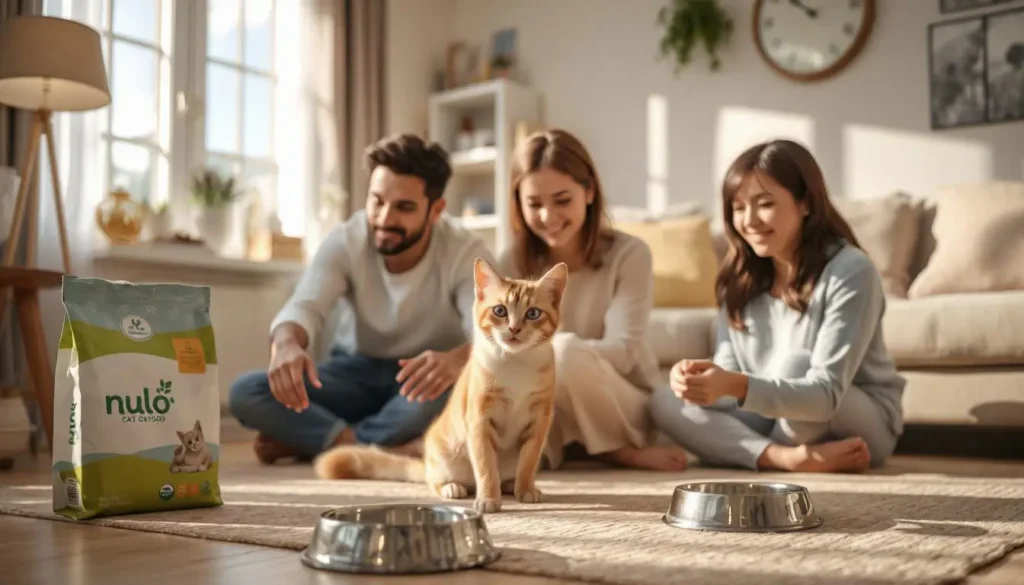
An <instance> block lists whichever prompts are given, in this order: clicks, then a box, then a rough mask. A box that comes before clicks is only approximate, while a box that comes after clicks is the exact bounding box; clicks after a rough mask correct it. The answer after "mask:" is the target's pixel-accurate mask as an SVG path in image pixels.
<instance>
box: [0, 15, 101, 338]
mask: <svg viewBox="0 0 1024 585" xmlns="http://www.w3.org/2000/svg"><path fill="white" fill-rule="evenodd" d="M55 39H59V42H55ZM0 55H3V59H0V103H3V104H6V105H8V106H11V107H14V108H21V109H24V110H31V111H32V112H34V115H33V117H32V127H31V129H30V132H29V136H28V142H27V144H26V148H27V150H26V151H25V152H26V153H27V156H25V158H24V166H23V167H22V169H21V172H20V173H18V176H20V177H23V178H26V179H25V180H23V181H21V185H20V187H19V189H18V197H17V201H16V203H15V207H14V218H13V220H12V222H11V228H10V232H9V235H8V238H7V239H8V241H9V242H11V245H8V246H6V247H5V249H4V258H3V266H13V265H14V259H15V258H16V257H17V252H18V248H19V243H20V242H21V229H22V223H24V222H25V218H26V212H27V216H28V222H27V223H28V226H27V231H28V241H29V242H30V243H29V245H28V246H27V250H26V254H25V265H26V266H27V267H32V266H33V265H34V264H35V243H34V242H35V240H36V230H37V228H38V225H37V223H38V221H39V213H38V209H39V201H38V197H39V195H38V192H39V189H35V190H31V191H30V190H29V188H28V187H29V185H30V184H31V183H32V182H33V181H30V180H28V179H27V178H28V177H31V176H32V174H33V172H34V170H35V165H36V158H37V156H38V154H37V153H38V152H39V147H40V142H41V141H42V140H43V137H45V139H46V152H47V154H48V156H49V162H50V164H49V168H50V181H51V185H52V190H53V202H54V210H55V212H56V213H55V215H56V220H57V234H58V236H59V237H60V247H61V258H62V260H63V269H64V272H65V273H70V272H71V252H70V251H69V250H68V235H67V227H66V223H65V221H64V197H63V195H62V194H61V184H60V167H59V166H58V165H57V155H56V144H55V143H54V139H53V126H52V124H51V119H52V114H53V112H82V111H86V110H96V109H99V108H103V107H105V106H107V105H108V104H110V89H109V87H108V84H107V74H106V68H105V67H104V65H103V50H102V48H101V41H100V35H99V33H98V32H96V30H95V29H93V28H91V27H88V26H86V25H84V24H81V23H79V22H75V21H72V20H67V19H63V18H54V17H49V16H16V17H13V18H7V19H5V20H4V21H3V24H2V25H0ZM69 56H72V57H73V59H71V60H70V61H69ZM72 61H73V63H72ZM40 166H41V165H40ZM6 309H7V292H6V291H3V296H2V300H0V322H2V321H3V320H4V315H5V313H6Z"/></svg>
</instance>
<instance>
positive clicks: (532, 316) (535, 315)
mask: <svg viewBox="0 0 1024 585" xmlns="http://www.w3.org/2000/svg"><path fill="white" fill-rule="evenodd" d="M526 318H527V319H529V320H530V321H536V320H537V319H540V309H538V308H537V307H530V308H529V309H527V310H526Z"/></svg>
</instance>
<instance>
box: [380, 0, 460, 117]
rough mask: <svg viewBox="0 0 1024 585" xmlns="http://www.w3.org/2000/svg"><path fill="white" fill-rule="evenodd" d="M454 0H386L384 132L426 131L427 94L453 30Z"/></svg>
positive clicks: (441, 62)
mask: <svg viewBox="0 0 1024 585" xmlns="http://www.w3.org/2000/svg"><path fill="white" fill-rule="evenodd" d="M454 14H455V0H389V1H388V28H387V33H386V34H387V37H388V46H387V55H386V56H385V67H386V68H387V71H386V73H385V76H386V77H385V79H386V81H385V83H386V85H387V90H386V92H387V95H388V99H387V104H386V112H385V116H386V121H385V126H386V131H387V133H388V134H393V133H396V132H416V133H417V134H421V135H426V133H427V127H428V124H427V98H428V97H429V96H430V93H431V91H432V90H433V87H434V74H435V73H436V72H437V71H439V70H441V69H442V68H443V67H444V48H445V45H446V44H447V43H448V40H449V39H450V38H452V35H453V34H454V24H455V22H454V19H453V16H454Z"/></svg>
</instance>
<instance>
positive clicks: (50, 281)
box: [0, 266, 64, 450]
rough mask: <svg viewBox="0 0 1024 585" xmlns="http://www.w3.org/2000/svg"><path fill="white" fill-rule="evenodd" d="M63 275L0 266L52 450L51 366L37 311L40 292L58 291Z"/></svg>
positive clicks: (0, 289)
mask: <svg viewBox="0 0 1024 585" xmlns="http://www.w3.org/2000/svg"><path fill="white" fill-rule="evenodd" d="M63 277H64V274H63V273H61V272H54V271H51V270H36V269H33V268H18V267H13V266H3V267H0V294H4V295H6V294H7V290H8V289H14V304H15V306H16V307H17V311H18V325H19V326H20V328H21V340H22V343H23V344H24V346H25V359H26V360H27V361H28V373H29V377H30V378H31V379H32V388H34V389H35V393H36V400H37V401H39V410H40V411H41V412H40V414H41V416H42V419H43V428H44V429H45V430H46V442H47V445H48V446H49V448H50V449H51V450H52V449H53V366H52V365H51V364H50V356H49V352H48V351H47V349H46V335H45V333H44V332H43V316H42V314H41V313H40V312H39V291H40V290H42V289H47V288H59V287H60V285H61V280H62V279H63Z"/></svg>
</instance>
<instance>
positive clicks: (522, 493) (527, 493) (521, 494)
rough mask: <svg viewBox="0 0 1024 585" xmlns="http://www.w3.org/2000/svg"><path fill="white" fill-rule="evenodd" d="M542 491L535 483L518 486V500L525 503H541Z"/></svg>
mask: <svg viewBox="0 0 1024 585" xmlns="http://www.w3.org/2000/svg"><path fill="white" fill-rule="evenodd" d="M540 500H541V492H540V490H539V489H537V486H535V485H532V484H531V485H528V486H523V487H519V486H516V501H519V502H522V503H524V504H539V503H540Z"/></svg>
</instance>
